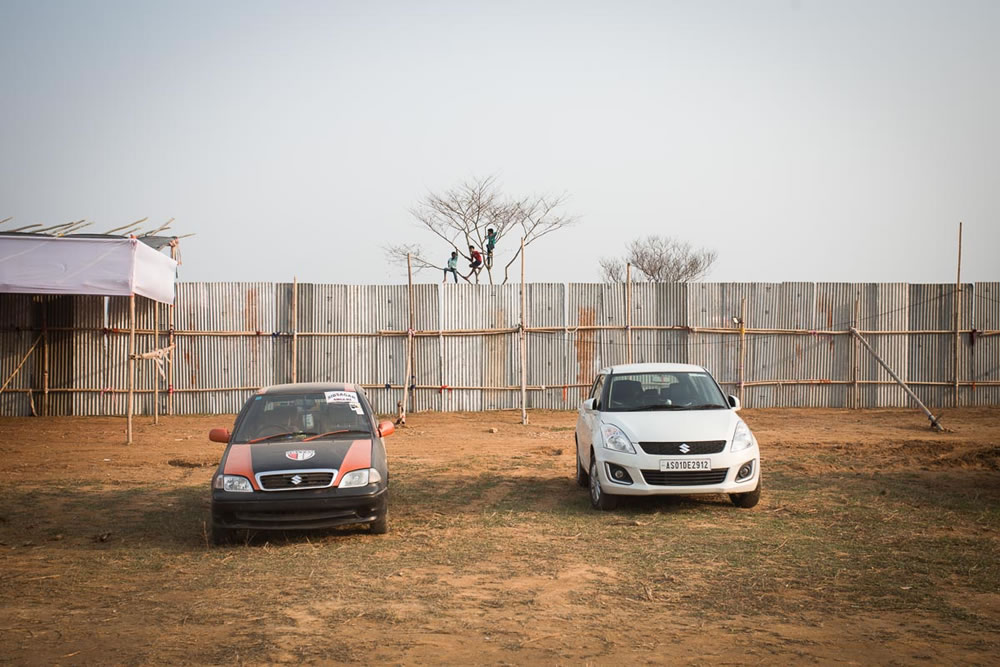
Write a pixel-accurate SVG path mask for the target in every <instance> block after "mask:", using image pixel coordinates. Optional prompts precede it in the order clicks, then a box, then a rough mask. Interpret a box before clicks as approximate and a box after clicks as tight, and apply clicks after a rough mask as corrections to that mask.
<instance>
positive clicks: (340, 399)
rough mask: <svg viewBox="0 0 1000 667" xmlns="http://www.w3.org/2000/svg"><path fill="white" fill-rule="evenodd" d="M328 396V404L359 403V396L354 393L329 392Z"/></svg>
mask: <svg viewBox="0 0 1000 667" xmlns="http://www.w3.org/2000/svg"><path fill="white" fill-rule="evenodd" d="M324 393H325V394H326V402H327V403H357V402H358V394H357V392H354V391H327V392H324Z"/></svg>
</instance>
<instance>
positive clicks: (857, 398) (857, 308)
mask: <svg viewBox="0 0 1000 667" xmlns="http://www.w3.org/2000/svg"><path fill="white" fill-rule="evenodd" d="M860 319H861V299H860V298H858V297H854V327H855V328H857V326H858V324H859V321H860ZM851 349H852V354H853V358H852V360H851V362H852V364H851V365H852V368H853V375H852V377H853V378H854V389H853V391H852V396H853V405H854V409H855V410H858V409H860V408H861V388H860V387H859V386H858V380H860V379H861V377H860V376H861V372H860V363H861V343H860V342H859V341H858V339H857V338H855V339H854V340H853V347H852V348H851Z"/></svg>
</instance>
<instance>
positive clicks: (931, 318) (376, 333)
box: [0, 283, 1000, 415]
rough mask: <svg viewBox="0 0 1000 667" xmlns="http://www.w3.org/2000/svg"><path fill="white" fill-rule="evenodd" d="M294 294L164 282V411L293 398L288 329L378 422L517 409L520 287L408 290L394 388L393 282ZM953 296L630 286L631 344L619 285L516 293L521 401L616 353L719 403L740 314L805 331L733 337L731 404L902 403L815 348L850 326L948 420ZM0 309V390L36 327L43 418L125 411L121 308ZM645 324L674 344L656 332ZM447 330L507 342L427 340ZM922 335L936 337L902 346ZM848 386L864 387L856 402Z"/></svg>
mask: <svg viewBox="0 0 1000 667" xmlns="http://www.w3.org/2000/svg"><path fill="white" fill-rule="evenodd" d="M297 289H298V297H297V314H298V316H297V321H296V322H294V323H293V322H292V317H291V315H292V293H293V286H292V285H291V284H288V283H282V284H272V283H179V284H178V286H177V294H178V300H177V308H176V311H175V316H176V322H175V328H176V330H177V331H178V332H179V333H178V335H177V337H176V344H177V349H176V354H175V357H174V359H175V362H174V374H173V377H174V389H175V392H174V393H173V397H172V402H173V409H174V412H175V413H178V414H190V413H232V412H236V411H237V410H238V409H239V408H240V406H241V405H242V404H243V402H244V400H245V399H246V397H247V396H248V395H249V394H250V392H251V391H252V390H253V389H254V388H256V387H260V386H264V385H268V384H274V383H280V382H288V381H290V380H291V378H292V368H291V353H292V336H291V332H292V331H293V330H295V331H298V333H299V336H298V339H297V364H296V375H297V379H298V380H300V381H312V380H351V381H355V382H358V383H361V384H364V385H367V386H370V387H371V388H369V389H368V390H367V391H368V393H369V395H370V396H371V398H372V401H373V403H374V404H375V406H376V409H377V410H378V411H380V412H382V413H392V412H394V411H395V410H396V404H397V401H399V400H400V399H401V398H402V393H403V392H402V389H401V386H402V385H403V384H404V383H406V382H407V381H409V382H412V383H414V384H415V385H418V386H419V387H420V388H419V389H416V390H415V391H414V392H413V393H412V399H411V404H410V406H409V409H410V410H411V411H420V410H484V409H487V410H492V409H516V408H519V407H520V397H519V392H518V391H517V387H518V386H519V384H520V372H521V371H520V365H519V364H520V361H519V359H520V354H519V337H518V333H517V326H518V324H519V319H520V286H519V285H517V284H514V285H496V286H494V285H454V284H444V285H442V284H418V285H415V286H414V289H413V311H414V329H415V330H416V331H419V332H431V335H420V336H416V337H415V338H414V359H413V369H412V373H411V377H410V378H409V379H408V378H406V377H404V376H405V375H406V371H405V363H406V344H407V337H406V335H405V332H406V330H407V328H408V327H409V325H410V303H409V298H410V297H409V291H408V289H407V287H406V286H405V285H374V286H364V285H360V286H359V285H321V284H300V285H298V288H297ZM954 292H955V286H954V285H936V284H935V285H908V284H902V283H898V284H895V283H894V284H853V283H731V284H730V283H694V284H687V285H684V284H651V283H637V284H634V285H633V287H632V301H631V304H632V312H631V324H632V326H633V329H632V330H631V331H630V332H628V333H626V332H625V330H624V326H625V324H626V322H627V318H626V313H625V303H626V292H625V287H624V286H623V285H607V284H530V285H528V286H527V292H526V305H527V313H526V320H527V325H528V326H529V327H546V328H550V329H551V330H549V331H540V332H529V333H528V336H527V349H528V360H527V381H528V385H529V386H530V387H532V391H530V392H529V393H528V398H529V403H528V405H529V407H532V408H548V409H567V408H569V409H572V408H574V407H575V406H576V404H577V402H578V400H579V399H580V398H581V397H582V396H584V395H585V394H586V392H587V389H586V388H582V387H575V386H574V385H588V386H589V384H590V382H591V381H592V380H593V377H594V374H595V373H596V372H597V370H598V369H600V368H602V367H605V366H608V365H611V364H616V363H624V362H625V361H626V359H627V355H628V349H629V341H631V350H632V359H633V360H634V361H636V362H643V361H679V362H690V363H697V364H701V365H704V366H706V367H707V368H708V369H709V370H711V371H712V372H713V373H714V374H715V376H716V377H717V379H718V380H719V381H720V383H722V384H723V386H724V388H725V389H726V390H727V391H731V392H733V393H735V392H736V387H737V382H738V380H739V335H738V331H739V329H738V325H737V324H735V323H734V322H733V318H734V317H739V316H740V314H741V304H742V301H743V299H746V325H747V326H748V327H749V328H750V329H751V330H753V329H796V330H805V331H806V333H805V334H803V333H797V334H769V333H768V334H765V333H754V332H753V331H751V332H750V333H748V334H747V340H746V365H745V369H744V377H745V379H746V381H748V382H757V383H761V384H757V385H754V386H748V387H746V390H745V403H746V404H747V405H748V406H751V407H770V406H779V405H780V406H831V407H850V406H853V405H854V404H855V396H856V395H857V398H858V399H859V404H860V405H861V406H862V407H888V406H901V405H906V404H907V398H906V397H905V395H904V393H903V392H902V390H901V389H900V388H898V387H897V386H895V385H893V384H871V382H873V381H879V382H888V381H889V380H890V378H889V376H888V374H887V373H886V372H885V371H884V370H883V369H882V368H881V367H880V366H879V365H878V364H877V362H876V361H875V360H874V358H872V356H871V355H870V354H868V353H867V352H865V351H864V350H863V349H861V348H860V347H859V345H858V344H857V343H856V341H855V340H854V338H853V337H851V336H850V335H845V334H844V333H837V334H830V333H824V332H827V331H831V330H832V331H838V332H843V331H845V330H846V328H847V327H848V326H850V325H852V324H856V325H857V327H858V328H859V329H861V330H863V331H865V332H866V333H865V337H866V339H867V340H868V341H869V342H870V343H871V344H872V346H873V347H874V348H875V349H876V351H877V352H878V353H879V354H880V355H881V356H882V357H883V358H884V359H885V360H886V362H887V363H889V364H890V366H891V367H892V368H893V370H894V371H896V372H897V373H898V374H899V375H900V376H901V377H903V378H904V379H907V380H909V381H912V382H914V383H915V385H914V389H915V391H916V392H917V393H918V395H920V396H921V397H922V399H923V400H925V401H926V402H928V403H929V404H930V405H931V406H934V407H947V406H950V405H952V402H953V397H954V388H953V386H952V385H951V381H952V379H953V377H954V354H955V337H954V334H952V333H951V331H952V329H953V327H954V304H955V293H954ZM961 299H962V322H961V327H962V329H963V330H968V329H976V330H978V331H995V330H997V329H998V328H1000V284H998V283H977V284H975V285H963V286H962V293H961ZM0 305H2V308H0V312H2V317H0V344H2V348H3V354H2V356H0V371H2V372H3V378H2V379H6V378H7V377H8V376H9V375H10V373H11V372H12V371H13V369H14V368H15V367H16V365H17V363H18V362H19V361H20V359H21V358H23V356H24V354H25V353H26V352H27V350H28V348H29V347H30V345H31V343H32V342H33V341H34V340H35V338H37V336H38V332H39V331H40V326H41V317H42V313H43V312H44V314H45V317H46V319H47V322H48V326H49V327H50V332H49V345H48V350H49V358H50V386H51V387H53V388H58V389H67V388H77V389H80V391H72V392H71V391H56V392H53V393H51V394H50V399H49V408H50V411H51V413H52V414H89V415H102V414H103V415H120V414H122V413H123V412H124V410H125V401H126V397H125V393H124V390H125V387H126V386H127V376H126V373H127V351H128V327H129V321H128V299H127V298H124V297H114V298H104V297H93V296H76V297H47V298H45V297H35V296H30V295H17V294H2V295H0ZM136 306H137V307H136V316H137V328H138V329H139V330H140V333H138V334H137V336H136V349H137V352H140V353H142V352H146V351H150V350H152V349H154V348H156V347H157V346H159V347H164V346H166V344H167V329H168V318H167V313H168V309H167V307H166V306H163V305H160V306H158V307H157V306H154V304H153V302H151V301H148V300H146V299H142V298H139V299H137V304H136ZM856 306H857V311H858V315H857V317H856V315H855V307H856ZM43 308H44V311H43ZM156 308H158V310H159V329H160V331H161V335H160V336H159V340H158V341H157V340H156V337H155V336H154V335H153V334H152V333H142V331H149V330H151V329H153V327H154V319H155V318H154V312H155V311H154V309H156ZM856 320H857V321H856ZM644 326H674V327H678V329H677V330H669V331H662V330H661V331H656V330H648V329H642V327H644ZM604 327H615V329H608V328H604ZM687 327H693V328H695V329H697V328H706V327H707V328H715V329H724V330H725V332H720V333H707V332H699V331H692V330H690V329H687ZM60 329H73V330H60ZM456 329H462V330H480V329H501V330H505V331H501V332H496V333H491V334H487V335H481V334H475V333H473V334H469V335H440V334H439V335H434V334H433V332H435V331H441V330H456ZM920 331H924V332H927V331H938V332H943V333H908V332H920ZM810 332H811V333H810ZM879 332H886V333H879ZM191 334H194V335H191ZM311 334H319V335H311ZM324 334H337V335H324ZM345 334H346V335H345ZM959 355H960V362H959V379H960V380H961V381H973V382H979V383H982V382H991V381H992V382H996V381H998V380H1000V336H998V335H993V336H978V337H972V336H970V335H968V334H965V335H963V336H962V337H961V339H960V344H959ZM41 358H42V356H41V354H40V353H38V352H36V353H35V354H34V355H33V358H31V359H29V361H28V362H27V363H26V364H25V367H24V368H23V369H22V370H21V372H20V374H19V375H18V376H17V377H16V378H15V379H14V380H13V381H12V382H11V385H10V386H11V387H12V388H13V389H22V390H24V389H27V388H29V387H30V388H33V389H35V390H36V391H35V394H34V398H35V402H36V408H40V406H39V405H38V403H39V392H38V390H40V388H41V385H42V382H41V375H40V374H41V372H42V365H41ZM855 367H857V373H855ZM789 380H809V381H812V382H811V383H809V384H793V383H789V382H788V381H789ZM855 380H858V381H860V383H859V384H857V385H855V384H854V381H855ZM782 381H783V382H782ZM156 382H157V374H156V365H155V364H154V362H152V361H147V360H139V361H137V363H136V389H137V395H136V411H137V414H140V415H148V414H151V413H152V411H153V392H152V389H153V386H154V383H156ZM920 383H936V384H920ZM387 384H388V385H390V386H389V388H386V385H387ZM159 386H160V387H161V389H162V390H163V391H162V392H161V395H160V405H159V409H160V411H161V413H165V412H166V411H167V408H168V406H169V404H170V402H171V399H170V397H169V396H168V393H167V391H166V380H164V379H160V380H159ZM455 387H466V388H465V389H455ZM481 387H496V389H481ZM960 403H961V404H963V405H971V404H976V405H996V404H998V403H1000V387H991V386H982V385H979V386H976V387H962V388H961V389H960ZM0 413H2V414H5V415H12V414H29V413H30V403H29V401H28V394H27V393H26V392H24V391H21V392H13V393H12V392H5V393H4V394H3V395H2V396H0Z"/></svg>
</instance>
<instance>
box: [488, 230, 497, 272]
mask: <svg viewBox="0 0 1000 667" xmlns="http://www.w3.org/2000/svg"><path fill="white" fill-rule="evenodd" d="M496 246H497V233H496V231H494V229H493V228H492V227H491V228H489V229H487V230H486V268H488V269H492V268H493V249H494V248H496Z"/></svg>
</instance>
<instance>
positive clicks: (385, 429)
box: [378, 421, 396, 438]
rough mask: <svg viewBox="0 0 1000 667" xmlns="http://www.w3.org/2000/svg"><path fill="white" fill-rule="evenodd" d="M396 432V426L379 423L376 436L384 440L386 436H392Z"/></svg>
mask: <svg viewBox="0 0 1000 667" xmlns="http://www.w3.org/2000/svg"><path fill="white" fill-rule="evenodd" d="M395 432H396V426H395V425H394V424H393V423H392V422H390V421H384V422H380V423H379V425H378V435H379V437H380V438H384V437H385V436H387V435H392V434H393V433H395Z"/></svg>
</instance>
